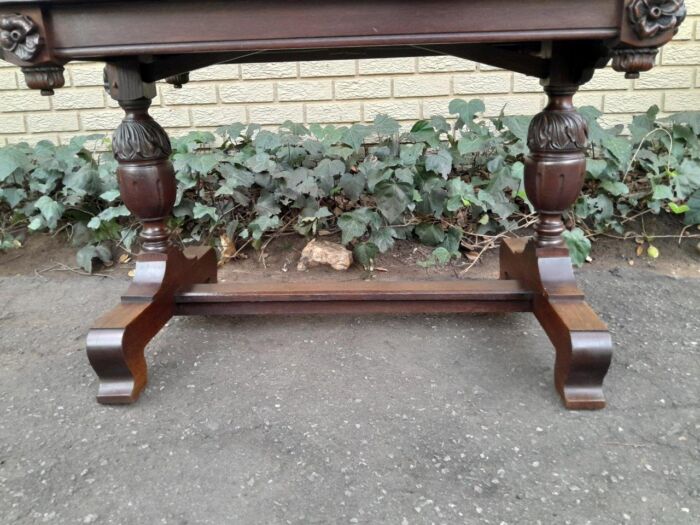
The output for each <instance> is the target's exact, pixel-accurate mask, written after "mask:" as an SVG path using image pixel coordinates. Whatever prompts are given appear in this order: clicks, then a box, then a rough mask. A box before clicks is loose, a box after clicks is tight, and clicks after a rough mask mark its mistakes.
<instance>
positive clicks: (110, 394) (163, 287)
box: [87, 63, 216, 403]
mask: <svg viewBox="0 0 700 525" xmlns="http://www.w3.org/2000/svg"><path fill="white" fill-rule="evenodd" d="M106 79H107V82H108V90H109V92H110V94H111V95H112V97H114V98H115V99H116V100H117V101H118V102H119V105H120V106H121V107H122V108H123V109H124V111H125V117H124V120H123V121H122V123H121V124H120V126H119V127H118V128H117V130H116V131H115V133H114V137H113V141H112V146H113V150H114V155H115V158H116V159H117V161H118V168H117V177H118V180H119V189H120V192H121V197H122V200H123V201H124V204H125V205H126V206H127V208H129V210H130V211H131V212H132V213H133V214H134V215H135V216H136V217H137V218H138V219H139V220H140V221H141V223H142V225H143V227H142V230H141V235H140V238H141V250H142V251H141V254H140V255H139V256H138V259H137V263H136V273H135V276H134V280H133V282H132V284H131V286H130V287H129V290H128V291H127V293H126V294H125V295H124V297H123V298H122V304H120V305H119V306H117V307H116V308H115V309H114V310H112V311H111V312H108V313H107V314H106V315H104V316H103V317H101V318H100V319H98V320H97V321H96V323H95V325H94V327H93V328H92V330H91V331H90V333H89V334H88V338H87V354H88V358H89V360H90V364H91V365H92V367H93V368H94V370H95V373H96V374H97V376H98V377H99V380H100V385H99V391H98V394H97V399H98V401H99V402H101V403H131V402H133V401H135V400H136V399H137V398H138V396H139V394H140V392H141V390H142V389H143V388H144V386H145V385H146V377H147V373H146V361H145V359H144V348H145V347H146V345H147V344H148V342H149V341H150V340H151V338H153V337H154V336H155V335H156V334H157V333H158V331H159V330H160V329H161V328H162V327H163V326H164V325H165V323H166V322H167V321H168V320H169V319H170V318H171V317H172V316H173V314H174V310H175V301H174V294H175V292H176V291H177V289H179V288H180V287H182V286H185V285H189V284H194V283H206V282H215V281H216V257H215V254H214V252H213V250H211V249H207V248H199V249H196V250H192V251H190V252H188V253H187V254H184V253H183V252H182V250H181V249H180V248H178V247H175V246H173V245H172V244H171V242H170V233H169V231H168V228H167V224H166V223H167V219H168V217H169V216H170V213H171V211H172V209H173V204H174V202H175V194H176V181H175V173H174V171H173V165H172V163H171V162H170V160H169V157H170V153H171V146H170V139H169V138H168V135H167V133H166V132H165V130H163V128H162V127H161V126H160V125H159V124H158V123H157V122H156V121H155V120H153V118H152V117H151V116H150V115H149V114H148V108H149V107H150V105H151V99H152V98H153V97H154V96H155V87H154V86H153V84H151V83H144V82H142V81H141V77H140V74H139V73H138V67H136V65H134V64H132V63H125V64H117V65H108V66H107V68H106ZM188 256H189V257H188Z"/></svg>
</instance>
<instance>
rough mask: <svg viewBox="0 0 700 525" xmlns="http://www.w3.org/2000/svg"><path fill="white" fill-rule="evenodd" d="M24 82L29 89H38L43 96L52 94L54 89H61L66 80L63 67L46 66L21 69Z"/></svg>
mask: <svg viewBox="0 0 700 525" xmlns="http://www.w3.org/2000/svg"><path fill="white" fill-rule="evenodd" d="M22 73H24V80H25V81H26V82H27V86H28V87H29V88H30V89H39V90H41V94H42V95H44V96H51V95H53V94H54V89H58V88H62V87H63V86H64V85H65V83H66V79H65V77H64V76H63V66H59V65H54V64H47V65H43V66H31V67H23V68H22Z"/></svg>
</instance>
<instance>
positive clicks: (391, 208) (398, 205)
mask: <svg viewBox="0 0 700 525" xmlns="http://www.w3.org/2000/svg"><path fill="white" fill-rule="evenodd" d="M412 194H413V187H412V186H410V185H408V184H406V183H402V182H397V181H395V180H385V181H382V182H380V183H379V184H377V186H376V187H375V188H374V196H375V198H376V199H377V208H378V209H379V211H380V212H381V213H382V215H384V217H386V219H387V220H388V221H389V223H393V222H395V221H396V220H398V219H399V218H400V217H401V215H403V213H404V212H405V211H406V208H408V205H409V204H411V200H412V199H411V196H412Z"/></svg>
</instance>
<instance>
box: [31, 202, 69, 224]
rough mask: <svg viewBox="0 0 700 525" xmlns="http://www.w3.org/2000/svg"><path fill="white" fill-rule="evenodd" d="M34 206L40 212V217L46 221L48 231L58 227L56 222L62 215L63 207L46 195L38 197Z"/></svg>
mask: <svg viewBox="0 0 700 525" xmlns="http://www.w3.org/2000/svg"><path fill="white" fill-rule="evenodd" d="M34 206H35V207H36V208H37V209H38V210H39V211H40V212H41V216H42V217H43V218H44V220H45V221H46V225H47V226H48V228H49V229H50V230H55V229H56V226H58V221H59V219H60V218H61V216H62V215H63V210H64V208H63V205H62V204H61V203H59V202H56V201H55V200H53V199H52V198H51V197H49V196H48V195H44V196H42V197H39V199H37V201H36V202H35V203H34Z"/></svg>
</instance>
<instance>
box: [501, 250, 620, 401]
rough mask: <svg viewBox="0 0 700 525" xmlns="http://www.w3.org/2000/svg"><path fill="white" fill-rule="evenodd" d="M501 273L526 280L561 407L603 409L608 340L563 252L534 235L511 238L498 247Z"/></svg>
mask: <svg viewBox="0 0 700 525" xmlns="http://www.w3.org/2000/svg"><path fill="white" fill-rule="evenodd" d="M501 277H502V278H504V279H518V280H520V281H521V282H523V283H527V285H528V286H529V287H530V288H531V289H532V291H533V293H534V294H535V296H534V299H533V307H534V312H535V316H536V317H537V319H538V321H539V322H540V324H541V325H542V328H543V329H544V331H545V333H546V334H547V336H548V337H549V339H550V341H551V342H552V344H553V345H554V349H555V351H556V360H555V365H554V383H555V386H556V388H557V391H558V392H559V394H560V396H561V398H562V400H563V402H564V406H566V407H567V408H569V409H600V408H604V407H605V404H606V402H605V396H604V394H603V380H604V378H605V375H606V374H607V372H608V368H609V367H610V362H611V359H612V339H611V337H610V333H609V332H608V328H607V326H606V325H605V323H603V322H602V321H601V320H600V318H599V317H598V315H597V314H596V313H595V312H594V311H593V310H592V309H591V307H590V306H588V304H586V303H585V302H584V299H583V292H582V291H581V290H580V289H579V288H578V287H577V286H576V282H575V280H574V274H573V270H572V268H571V261H570V259H569V258H568V256H566V250H564V249H554V250H553V249H547V248H544V249H543V248H539V247H538V246H537V243H536V241H535V240H534V239H533V240H530V241H520V240H518V241H514V240H510V239H509V240H507V241H506V242H505V243H504V244H503V245H502V246H501Z"/></svg>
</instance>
